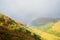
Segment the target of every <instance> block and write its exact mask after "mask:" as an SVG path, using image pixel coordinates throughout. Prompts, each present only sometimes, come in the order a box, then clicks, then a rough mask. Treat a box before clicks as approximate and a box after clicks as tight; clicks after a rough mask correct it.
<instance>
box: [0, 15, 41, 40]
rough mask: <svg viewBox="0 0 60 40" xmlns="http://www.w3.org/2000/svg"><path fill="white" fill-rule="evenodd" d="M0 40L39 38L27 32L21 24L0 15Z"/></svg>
mask: <svg viewBox="0 0 60 40" xmlns="http://www.w3.org/2000/svg"><path fill="white" fill-rule="evenodd" d="M32 34H33V35H32ZM0 40H41V37H40V36H39V35H37V34H34V33H32V32H31V31H30V30H27V29H26V26H24V25H23V24H21V23H18V22H16V21H14V20H12V19H11V18H9V17H8V16H5V15H3V14H0Z"/></svg>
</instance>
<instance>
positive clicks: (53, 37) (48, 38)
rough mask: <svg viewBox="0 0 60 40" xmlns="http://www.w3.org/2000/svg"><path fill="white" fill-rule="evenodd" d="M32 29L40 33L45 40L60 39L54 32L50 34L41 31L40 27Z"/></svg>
mask: <svg viewBox="0 0 60 40" xmlns="http://www.w3.org/2000/svg"><path fill="white" fill-rule="evenodd" d="M31 31H32V32H34V33H36V34H38V35H40V36H41V37H42V38H43V39H44V40H60V37H57V36H55V35H53V34H49V33H47V32H44V31H41V30H38V29H34V28H33V29H32V30H31Z"/></svg>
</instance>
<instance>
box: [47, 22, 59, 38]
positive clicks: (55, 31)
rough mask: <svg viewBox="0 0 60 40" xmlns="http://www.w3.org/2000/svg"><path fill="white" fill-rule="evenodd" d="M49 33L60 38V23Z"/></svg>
mask: <svg viewBox="0 0 60 40" xmlns="http://www.w3.org/2000/svg"><path fill="white" fill-rule="evenodd" d="M47 32H48V33H50V34H53V35H55V36H58V37H60V21H58V22H56V23H55V24H54V25H53V26H52V28H50V29H49V30H47Z"/></svg>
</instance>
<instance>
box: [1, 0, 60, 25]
mask: <svg viewBox="0 0 60 40" xmlns="http://www.w3.org/2000/svg"><path fill="white" fill-rule="evenodd" d="M0 12H1V13H3V14H5V15H8V16H9V17H11V18H13V19H14V20H17V21H19V22H22V23H23V24H26V23H27V22H28V21H30V20H32V19H33V18H37V17H53V18H54V17H55V18H60V0H0Z"/></svg>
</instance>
